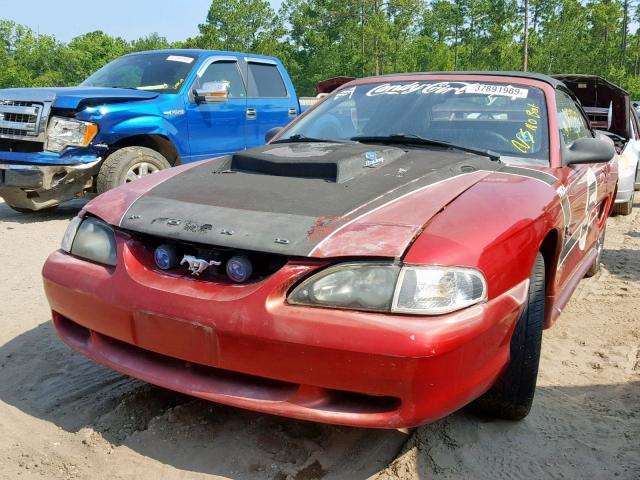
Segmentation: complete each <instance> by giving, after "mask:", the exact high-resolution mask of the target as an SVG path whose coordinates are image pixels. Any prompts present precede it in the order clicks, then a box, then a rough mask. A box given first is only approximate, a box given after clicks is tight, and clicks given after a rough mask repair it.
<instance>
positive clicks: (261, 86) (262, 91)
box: [248, 62, 288, 98]
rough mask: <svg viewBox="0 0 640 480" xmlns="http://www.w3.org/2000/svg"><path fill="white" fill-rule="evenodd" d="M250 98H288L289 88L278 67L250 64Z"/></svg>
mask: <svg viewBox="0 0 640 480" xmlns="http://www.w3.org/2000/svg"><path fill="white" fill-rule="evenodd" d="M248 69H249V75H248V76H249V96H250V97H262V98H283V97H287V96H288V95H287V88H286V87H285V85H284V81H283V80H282V75H280V71H279V70H278V67H277V65H271V64H266V63H253V62H249V64H248Z"/></svg>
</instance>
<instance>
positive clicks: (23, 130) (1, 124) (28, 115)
mask: <svg viewBox="0 0 640 480" xmlns="http://www.w3.org/2000/svg"><path fill="white" fill-rule="evenodd" d="M43 107H44V106H43V105H42V104H41V103H33V102H16V101H12V100H0V137H4V138H14V139H16V138H22V139H24V140H30V139H33V140H35V137H38V136H39V134H40V122H41V120H42V111H43ZM30 137H34V138H30Z"/></svg>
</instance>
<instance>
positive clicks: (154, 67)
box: [80, 53, 195, 93]
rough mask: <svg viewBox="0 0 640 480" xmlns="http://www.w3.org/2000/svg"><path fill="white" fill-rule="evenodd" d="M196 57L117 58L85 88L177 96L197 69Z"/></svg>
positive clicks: (142, 55)
mask: <svg viewBox="0 0 640 480" xmlns="http://www.w3.org/2000/svg"><path fill="white" fill-rule="evenodd" d="M194 63H195V57H194V56H191V55H177V54H176V55H172V54H167V53H145V54H139V55H127V56H124V57H120V58H116V59H115V60H114V61H112V62H110V63H108V64H107V65H105V66H104V67H102V68H101V69H100V70H98V71H97V72H95V73H94V74H93V75H91V76H90V77H89V78H87V79H86V80H85V81H84V82H82V83H81V84H80V86H82V87H107V88H131V89H137V90H151V91H154V92H161V93H176V92H177V91H178V90H179V89H180V87H181V86H182V84H183V83H184V81H185V79H186V78H187V75H189V72H190V71H191V69H192V68H193V65H194Z"/></svg>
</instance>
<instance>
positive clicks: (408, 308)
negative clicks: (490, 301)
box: [288, 263, 487, 315]
mask: <svg viewBox="0 0 640 480" xmlns="http://www.w3.org/2000/svg"><path fill="white" fill-rule="evenodd" d="M486 296H487V284H486V281H485V278H484V275H483V274H482V273H481V272H480V271H478V270H475V269H472V268H463V267H438V266H409V265H406V266H402V267H401V266H399V265H394V264H382V263H380V264H377V263H348V264H340V265H336V266H333V267H329V268H327V269H325V270H323V271H321V272H319V273H318V274H316V275H313V276H312V277H310V278H308V279H307V280H305V281H304V282H302V283H301V284H300V285H298V286H297V287H296V288H295V289H294V290H293V291H292V292H291V294H290V295H289V297H288V301H289V303H292V304H298V305H309V306H318V307H333V308H346V309H352V310H370V311H378V312H394V313H410V314H414V315H438V314H443V313H448V312H453V311H455V310H460V309H461V308H465V307H468V306H470V305H474V304H476V303H479V302H483V301H485V300H486Z"/></svg>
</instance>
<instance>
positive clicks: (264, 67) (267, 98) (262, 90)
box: [245, 58, 298, 148]
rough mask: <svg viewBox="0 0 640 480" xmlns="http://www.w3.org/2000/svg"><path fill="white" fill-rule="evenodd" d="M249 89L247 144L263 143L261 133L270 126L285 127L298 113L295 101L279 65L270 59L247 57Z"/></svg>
mask: <svg viewBox="0 0 640 480" xmlns="http://www.w3.org/2000/svg"><path fill="white" fill-rule="evenodd" d="M245 68H246V75H245V78H246V79H247V89H248V100H247V113H246V118H247V148H250V147H255V146H258V145H263V144H264V136H265V134H266V133H267V131H268V130H269V129H271V128H273V127H284V126H285V125H286V124H288V123H289V122H290V121H291V120H293V119H294V118H295V117H296V115H297V114H298V101H297V98H296V97H295V95H294V93H293V92H289V91H288V90H287V87H286V84H285V82H284V79H283V78H282V74H281V73H280V70H279V68H278V65H277V63H276V62H274V61H273V60H269V59H262V58H247V59H246V63H245Z"/></svg>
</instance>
